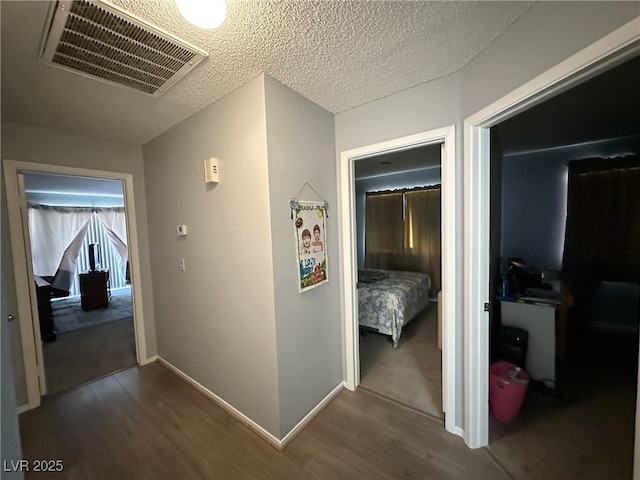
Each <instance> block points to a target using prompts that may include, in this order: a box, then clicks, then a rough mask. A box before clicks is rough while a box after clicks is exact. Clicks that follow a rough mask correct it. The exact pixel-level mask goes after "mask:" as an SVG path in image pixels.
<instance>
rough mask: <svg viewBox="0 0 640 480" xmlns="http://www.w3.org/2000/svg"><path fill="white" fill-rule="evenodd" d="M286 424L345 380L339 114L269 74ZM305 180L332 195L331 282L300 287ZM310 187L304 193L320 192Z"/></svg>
mask: <svg viewBox="0 0 640 480" xmlns="http://www.w3.org/2000/svg"><path fill="white" fill-rule="evenodd" d="M264 78H265V88H266V95H265V96H266V113H267V150H268V162H269V166H268V168H269V202H270V211H271V239H272V241H271V243H272V246H273V250H272V258H273V260H272V261H273V283H274V286H275V292H274V294H275V297H274V298H275V313H276V315H275V319H276V335H277V355H278V391H279V398H280V431H281V435H283V436H284V435H286V434H287V433H288V432H289V431H290V430H291V429H292V428H293V427H294V426H295V425H296V424H297V423H298V422H299V421H300V420H302V418H304V416H305V415H307V414H308V413H309V412H310V411H311V410H312V409H313V408H314V407H316V406H317V405H318V403H320V402H321V401H322V400H323V398H324V397H326V396H327V394H329V393H330V392H331V391H332V390H333V389H334V388H335V387H336V386H338V385H340V384H341V383H342V349H341V345H342V323H341V318H340V290H339V283H340V282H339V278H338V268H337V267H338V253H339V252H338V225H337V214H336V210H335V206H336V198H337V193H336V183H335V176H336V171H335V169H336V166H335V159H334V145H335V137H334V116H333V114H331V113H330V112H328V111H326V110H324V109H322V108H321V107H319V106H318V105H316V104H315V103H313V102H311V101H310V100H308V99H306V98H304V97H303V96H301V95H299V94H298V93H296V92H294V91H293V90H291V89H290V88H288V87H286V86H284V85H282V84H281V83H279V82H278V81H276V80H274V79H273V78H271V77H269V76H265V77H264ZM305 183H309V185H311V187H312V188H313V190H315V191H316V192H317V193H318V195H320V196H321V198H322V199H324V200H326V201H327V202H329V210H328V213H329V217H328V218H326V219H325V221H326V224H325V225H326V234H327V242H326V246H325V247H326V252H327V260H328V267H327V269H328V275H329V282H328V283H324V284H322V285H320V286H318V287H316V288H314V289H311V290H308V291H306V292H303V293H298V266H297V257H296V241H295V238H294V235H293V231H294V227H293V225H292V221H291V211H290V209H289V201H290V199H291V198H292V197H295V196H296V195H297V193H298V192H299V191H300V190H301V188H302V187H303V185H305ZM313 190H310V189H309V188H305V189H303V190H302V192H301V193H300V196H299V197H298V199H299V200H318V199H319V198H318V195H316V194H315V193H314V192H313Z"/></svg>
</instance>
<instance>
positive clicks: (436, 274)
mask: <svg viewBox="0 0 640 480" xmlns="http://www.w3.org/2000/svg"><path fill="white" fill-rule="evenodd" d="M440 192H441V188H440V186H439V185H438V186H436V187H428V188H424V187H421V188H417V189H412V190H401V191H394V192H376V193H367V197H366V215H365V267H367V268H381V269H385V270H409V271H414V272H424V273H428V274H429V276H430V277H431V284H432V289H431V291H432V293H435V292H437V291H439V290H440V288H441V277H442V268H441V261H442V258H441V257H442V253H441V252H442V248H441V226H440V224H441V213H440V212H441V208H440V205H441V195H440Z"/></svg>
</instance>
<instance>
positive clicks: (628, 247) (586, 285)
mask: <svg viewBox="0 0 640 480" xmlns="http://www.w3.org/2000/svg"><path fill="white" fill-rule="evenodd" d="M562 270H563V274H564V276H565V278H566V279H567V281H568V283H569V285H570V287H571V289H572V291H573V293H574V296H576V300H577V301H578V302H580V303H582V305H581V306H582V308H586V304H587V303H588V300H589V298H590V297H591V295H592V294H593V291H594V290H595V288H596V286H597V284H598V282H600V281H601V280H611V281H631V282H638V281H639V280H640V278H639V277H640V157H639V156H628V157H619V158H611V159H603V158H595V159H587V160H577V161H572V162H570V163H569V183H568V190H567V223H566V233H565V244H564V254H563V265H562Z"/></svg>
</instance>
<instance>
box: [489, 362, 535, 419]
mask: <svg viewBox="0 0 640 480" xmlns="http://www.w3.org/2000/svg"><path fill="white" fill-rule="evenodd" d="M528 385H529V374H528V373H527V372H525V371H524V370H522V369H521V368H520V367H518V366H517V365H514V364H513V363H509V362H495V363H492V364H491V365H490V366H489V406H490V411H491V413H492V414H493V416H494V417H495V418H496V420H498V421H500V422H510V421H511V420H513V419H514V418H516V417H517V416H518V412H519V411H520V407H521V406H522V401H523V400H524V396H525V395H526V393H527V386H528Z"/></svg>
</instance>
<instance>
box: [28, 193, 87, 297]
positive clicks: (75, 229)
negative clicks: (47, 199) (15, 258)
mask: <svg viewBox="0 0 640 480" xmlns="http://www.w3.org/2000/svg"><path fill="white" fill-rule="evenodd" d="M91 215H93V211H92V209H90V208H64V207H48V206H44V205H29V232H30V240H31V254H32V257H33V273H34V274H35V275H38V276H40V277H54V276H57V277H59V280H58V282H57V283H58V284H57V285H54V286H55V287H56V288H60V289H61V290H66V291H68V290H69V288H68V287H69V286H70V285H71V283H70V280H71V275H73V272H74V271H75V265H76V259H77V257H78V252H79V251H80V247H81V246H82V242H83V241H84V237H85V235H86V233H87V226H88V225H89V220H90V219H91ZM59 270H61V271H62V272H61V273H60V274H58V271H59Z"/></svg>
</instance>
